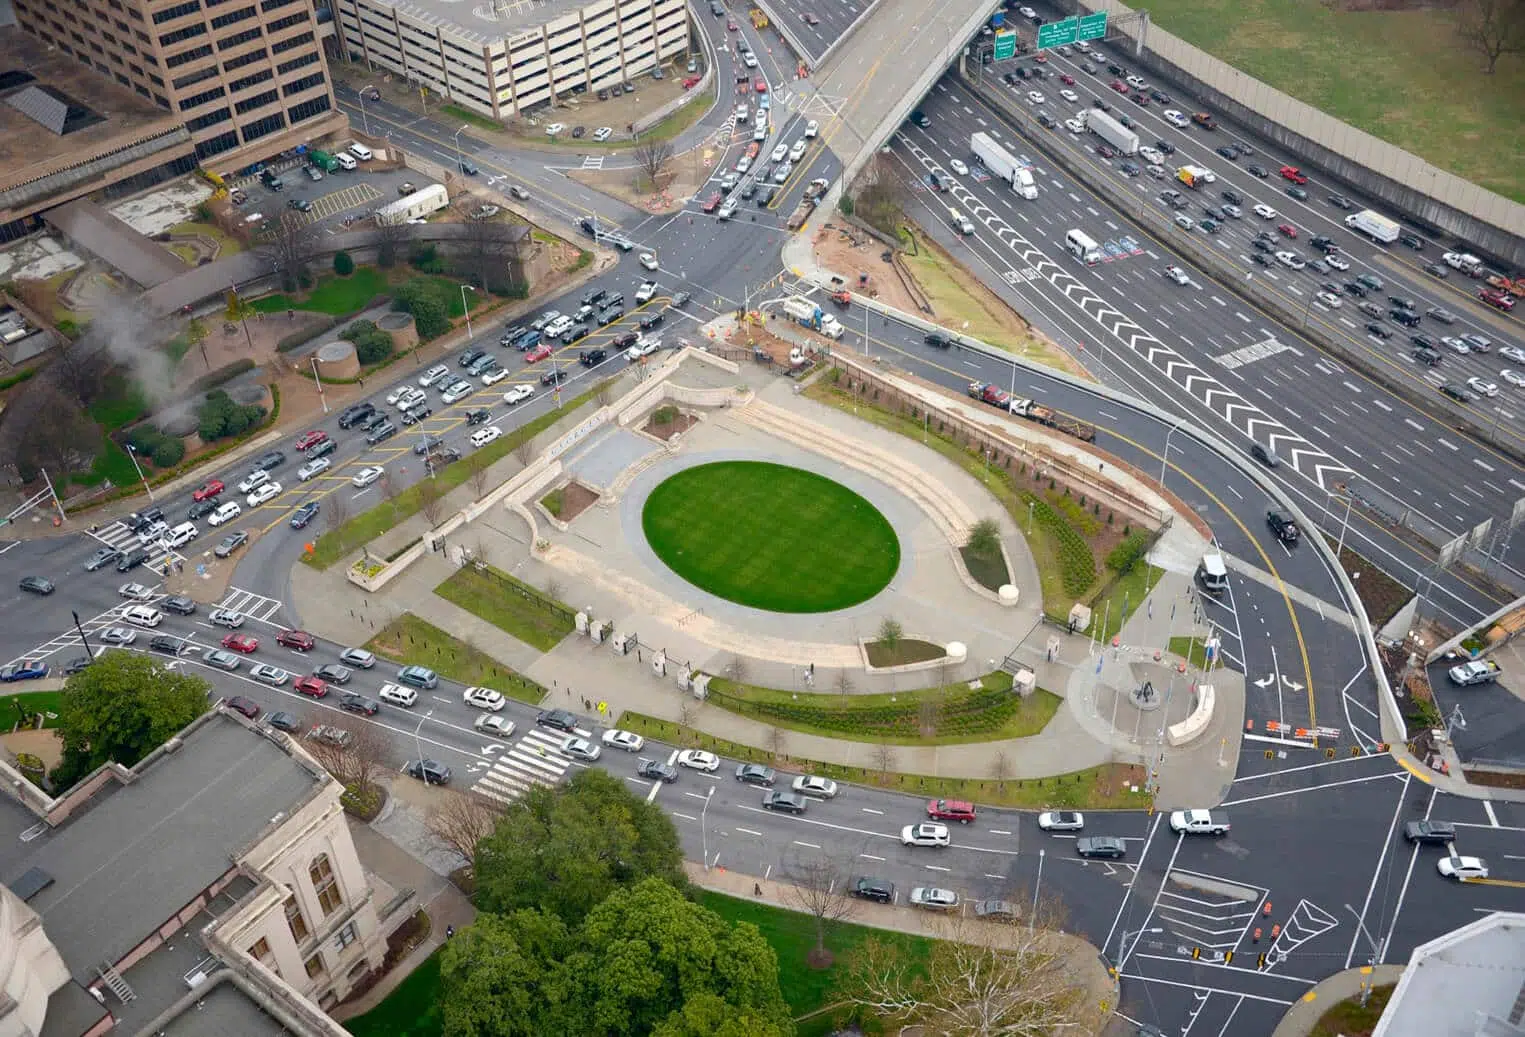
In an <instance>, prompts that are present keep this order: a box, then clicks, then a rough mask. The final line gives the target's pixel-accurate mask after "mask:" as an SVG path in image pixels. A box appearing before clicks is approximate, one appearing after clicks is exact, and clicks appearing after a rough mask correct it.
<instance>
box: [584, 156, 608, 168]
mask: <svg viewBox="0 0 1525 1037" xmlns="http://www.w3.org/2000/svg"><path fill="white" fill-rule="evenodd" d="M582 167H583V168H584V169H603V168H604V156H602V155H584V156H583V157H582Z"/></svg>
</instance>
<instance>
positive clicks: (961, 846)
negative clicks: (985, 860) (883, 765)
mask: <svg viewBox="0 0 1525 1037" xmlns="http://www.w3.org/2000/svg"><path fill="white" fill-rule="evenodd" d="M737 805H738V806H739V807H740V808H741V809H742V810H746V811H750V812H752V813H759V814H760V813H765V812H766V813H770V814H771V813H772V811H764V810H763V808H762V807H753V806H747V805H745V804H737ZM793 819H794V820H795V821H796V822H798V823H800V824H805V825H815V826H817V827H818V828H827V829H831V830H832V831H837V832H851V833H852V834H854V835H866V836H869V837H870V838H873V839H893V840H896V841H897V842H898V841H899V839H900V836H899V835H898V834H894V833H889V832H874V831H870V830H869V829H867V828H854V827H853V826H851V825H839V824H835V823H834V822H831V821H817V820H816V819H815V818H813V817H805V816H803V815H800V814H795V815H794V817H793ZM737 831H745V829H740V828H738V829H737ZM946 849H950V850H972V851H974V852H975V853H994V854H999V855H1000V856H1003V857H1019V856H1021V855H1020V854H1019V853H1018V852H1017V851H1016V850H1001V849H997V848H995V847H992V846H971V845H968V844H967V843H957V844H954V845H951V846H948V847H946Z"/></svg>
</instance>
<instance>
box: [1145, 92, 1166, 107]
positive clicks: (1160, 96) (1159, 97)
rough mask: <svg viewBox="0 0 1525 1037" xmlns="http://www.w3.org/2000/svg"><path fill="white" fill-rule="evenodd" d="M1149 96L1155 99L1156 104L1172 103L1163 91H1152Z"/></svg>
mask: <svg viewBox="0 0 1525 1037" xmlns="http://www.w3.org/2000/svg"><path fill="white" fill-rule="evenodd" d="M1149 96H1150V97H1151V98H1153V99H1154V102H1155V103H1156V104H1169V103H1170V95H1169V94H1167V93H1166V92H1165V91H1163V90H1151V91H1149Z"/></svg>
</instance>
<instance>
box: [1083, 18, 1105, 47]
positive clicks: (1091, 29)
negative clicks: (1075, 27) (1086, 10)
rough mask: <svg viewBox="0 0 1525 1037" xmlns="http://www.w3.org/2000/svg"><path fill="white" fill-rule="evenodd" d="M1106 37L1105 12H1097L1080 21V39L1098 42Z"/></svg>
mask: <svg viewBox="0 0 1525 1037" xmlns="http://www.w3.org/2000/svg"><path fill="white" fill-rule="evenodd" d="M1106 35H1107V12H1106V11H1097V12H1096V13H1095V14H1088V15H1086V16H1085V17H1084V18H1081V19H1080V39H1082V40H1100V39H1105V38H1106Z"/></svg>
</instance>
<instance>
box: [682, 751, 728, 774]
mask: <svg viewBox="0 0 1525 1037" xmlns="http://www.w3.org/2000/svg"><path fill="white" fill-rule="evenodd" d="M678 766H679V767H688V768H690V769H691V770H696V771H708V772H710V773H714V772H715V771H718V770H719V769H720V757H718V756H716V755H715V754H714V753H707V752H705V751H704V750H703V749H684V750H683V751H682V752H681V753H679V754H678Z"/></svg>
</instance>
